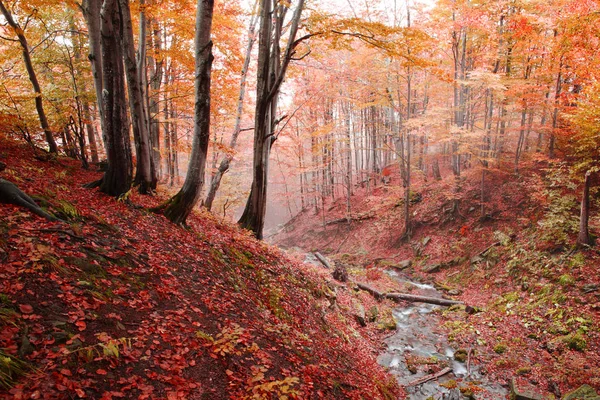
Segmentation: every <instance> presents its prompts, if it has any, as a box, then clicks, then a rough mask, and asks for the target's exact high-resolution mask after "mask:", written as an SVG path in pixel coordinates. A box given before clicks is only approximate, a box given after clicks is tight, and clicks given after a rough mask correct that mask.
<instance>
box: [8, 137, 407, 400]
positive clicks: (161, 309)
mask: <svg viewBox="0 0 600 400" xmlns="http://www.w3.org/2000/svg"><path fill="white" fill-rule="evenodd" d="M0 161H2V162H4V163H6V164H7V166H8V167H7V169H6V170H5V171H4V172H2V173H1V174H0V176H1V177H2V178H4V179H6V180H9V181H11V182H13V183H15V184H16V185H18V186H19V187H20V188H21V189H22V190H23V191H25V192H26V193H28V194H30V195H32V196H34V198H35V199H36V201H37V202H38V203H39V204H41V205H42V206H43V207H44V208H46V209H47V210H48V211H50V212H52V213H54V214H55V215H57V216H59V217H60V218H61V219H63V220H65V221H67V222H50V221H48V220H45V219H42V218H40V217H38V216H35V215H33V214H31V213H30V212H28V211H27V210H25V209H22V208H18V207H16V206H12V205H5V204H2V205H0V328H1V329H0V331H1V334H0V398H11V399H25V398H27V399H41V398H44V399H57V398H59V399H75V398H93V399H116V398H139V399H145V398H152V399H169V400H171V399H211V400H212V399H227V398H232V399H244V398H248V399H250V398H251V399H270V398H278V399H286V398H300V399H361V398H369V399H396V398H402V397H403V391H402V388H400V387H399V386H398V385H397V383H396V382H395V380H394V379H393V378H392V377H391V376H390V375H389V374H387V373H386V372H385V371H384V370H383V368H382V367H380V366H379V365H378V364H377V362H376V358H377V355H378V354H379V353H380V352H381V343H382V337H383V336H384V335H386V334H388V332H389V331H387V330H386V326H385V324H380V325H379V326H376V325H374V324H371V325H369V326H367V327H364V328H363V327H360V326H359V324H358V322H357V320H356V318H355V317H354V315H353V312H354V311H353V310H354V305H355V303H356V302H357V301H358V302H360V303H361V304H365V305H366V306H367V307H373V306H375V307H382V312H381V314H385V312H384V311H383V309H384V308H383V306H382V305H379V304H378V303H376V302H375V301H374V300H373V299H371V298H370V296H369V295H367V294H366V293H364V292H358V291H356V290H353V289H351V288H348V287H346V286H344V285H340V284H339V283H335V282H333V281H332V280H331V278H330V277H329V276H328V274H325V273H323V272H322V271H320V269H319V268H316V267H313V266H309V265H305V264H303V263H301V262H299V261H297V260H294V259H291V258H289V257H288V256H287V255H285V254H284V253H283V252H281V251H280V250H278V249H276V248H274V247H272V246H269V245H266V244H265V243H263V242H259V241H257V240H255V239H253V238H252V237H251V236H250V235H249V234H248V233H247V232H244V231H241V230H240V229H238V228H237V227H236V226H234V225H233V224H231V223H226V222H223V221H220V220H218V219H216V218H215V217H213V216H212V215H211V214H209V213H207V212H202V211H200V212H197V213H194V214H193V215H192V216H191V217H190V219H189V228H187V229H186V228H182V227H179V226H175V225H173V224H171V223H170V222H168V221H167V220H166V219H165V218H164V217H163V216H162V215H157V214H154V213H152V212H149V211H147V208H149V207H151V206H156V205H158V204H159V202H160V201H161V200H162V201H164V200H165V197H164V196H160V195H157V196H153V197H149V196H139V195H137V194H136V193H133V192H132V193H131V194H130V195H129V197H128V198H127V199H125V200H121V201H117V200H116V199H114V198H111V197H108V196H105V195H103V194H101V193H99V192H98V191H97V189H95V190H90V189H84V188H82V185H83V184H85V183H89V182H91V181H93V180H95V179H98V178H99V177H100V176H101V175H100V173H99V172H94V171H86V170H83V169H81V168H80V166H79V163H78V162H76V161H74V160H70V159H66V158H62V157H59V158H58V159H56V160H52V161H40V160H38V159H35V158H34V157H33V152H32V150H31V149H30V148H28V147H26V146H23V145H20V144H17V143H15V142H13V141H11V140H8V139H6V138H3V137H2V136H1V135H0ZM388 309H389V308H388ZM388 317H390V318H388V322H387V326H389V325H390V323H391V325H392V326H393V325H394V324H393V320H392V319H391V316H390V315H388ZM380 319H381V320H382V321H383V317H382V318H380ZM390 320H391V322H390Z"/></svg>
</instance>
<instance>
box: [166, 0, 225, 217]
mask: <svg viewBox="0 0 600 400" xmlns="http://www.w3.org/2000/svg"><path fill="white" fill-rule="evenodd" d="M213 8H214V0H198V3H197V11H196V35H195V60H196V67H195V76H196V80H195V82H194V96H195V105H194V139H193V142H192V153H191V154H190V163H189V166H188V172H187V176H186V178H185V182H184V184H183V187H182V188H181V190H180V191H179V192H178V193H177V194H176V195H175V196H173V197H172V198H171V199H170V200H169V201H168V202H167V203H166V204H165V205H164V214H165V216H166V217H167V218H168V219H169V220H171V221H172V222H174V223H176V224H185V221H186V219H187V217H188V216H189V215H190V213H191V211H192V209H193V208H194V206H195V205H196V203H197V202H198V199H199V197H200V192H201V191H202V186H203V184H204V170H205V167H206V155H207V152H208V144H209V140H210V78H211V70H212V62H213V55H212V41H211V40H210V32H211V29H212V20H213Z"/></svg>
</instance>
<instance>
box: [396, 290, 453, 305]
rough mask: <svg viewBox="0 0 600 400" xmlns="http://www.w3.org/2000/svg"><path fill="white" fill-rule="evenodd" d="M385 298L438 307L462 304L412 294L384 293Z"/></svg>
mask: <svg viewBox="0 0 600 400" xmlns="http://www.w3.org/2000/svg"><path fill="white" fill-rule="evenodd" d="M385 297H386V298H388V299H392V300H404V301H411V302H414V303H428V304H436V305H438V306H453V305H455V304H464V303H463V302H462V301H457V300H448V299H440V298H437V297H426V296H416V295H414V294H406V293H386V295H385Z"/></svg>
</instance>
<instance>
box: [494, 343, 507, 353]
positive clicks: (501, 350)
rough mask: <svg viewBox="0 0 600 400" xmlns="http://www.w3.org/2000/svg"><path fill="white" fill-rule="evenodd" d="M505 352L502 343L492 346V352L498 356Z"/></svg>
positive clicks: (504, 346)
mask: <svg viewBox="0 0 600 400" xmlns="http://www.w3.org/2000/svg"><path fill="white" fill-rule="evenodd" d="M505 351H506V345H505V344H503V343H498V344H497V345H495V346H494V352H496V353H498V354H503V353H504V352H505Z"/></svg>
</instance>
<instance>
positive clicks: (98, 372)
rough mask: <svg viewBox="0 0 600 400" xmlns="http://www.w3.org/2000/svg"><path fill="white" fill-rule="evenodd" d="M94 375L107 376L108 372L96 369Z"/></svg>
mask: <svg viewBox="0 0 600 400" xmlns="http://www.w3.org/2000/svg"><path fill="white" fill-rule="evenodd" d="M96 373H97V374H98V375H106V374H108V372H106V370H104V369H102V368H98V369H97V370H96Z"/></svg>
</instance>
